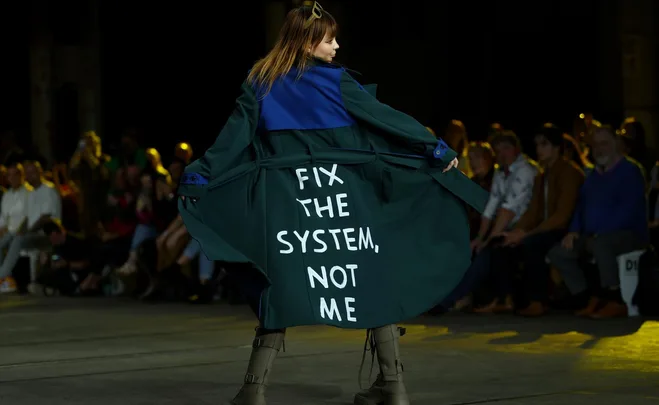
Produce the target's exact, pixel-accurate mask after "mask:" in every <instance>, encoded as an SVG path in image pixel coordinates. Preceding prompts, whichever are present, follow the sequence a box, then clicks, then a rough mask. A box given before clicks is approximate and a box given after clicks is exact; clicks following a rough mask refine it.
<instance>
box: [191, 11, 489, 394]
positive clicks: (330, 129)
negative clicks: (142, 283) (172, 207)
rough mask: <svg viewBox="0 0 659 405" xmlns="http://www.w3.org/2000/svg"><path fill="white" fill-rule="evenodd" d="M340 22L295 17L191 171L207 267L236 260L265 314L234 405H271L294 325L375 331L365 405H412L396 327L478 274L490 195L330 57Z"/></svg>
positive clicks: (447, 152) (260, 314)
mask: <svg viewBox="0 0 659 405" xmlns="http://www.w3.org/2000/svg"><path fill="white" fill-rule="evenodd" d="M336 32H337V24H336V21H335V20H334V18H333V17H332V16H331V15H330V14H329V13H327V12H326V11H324V10H323V9H322V7H321V6H320V5H319V4H318V3H315V4H314V6H313V7H301V8H297V9H294V10H292V11H291V12H290V13H289V14H288V16H287V18H286V21H285V22H284V26H283V28H282V30H281V33H280V37H279V40H278V42H277V43H276V44H275V46H274V48H273V49H272V50H271V51H270V53H269V54H268V55H267V56H266V57H265V58H263V59H262V60H260V61H258V62H257V63H256V64H255V65H254V67H253V68H252V70H251V71H250V72H249V76H248V77H247V80H246V81H245V82H244V83H243V86H242V94H241V95H240V97H239V98H238V99H237V103H236V108H235V110H234V112H233V114H232V115H231V116H230V118H229V119H228V122H227V123H226V125H225V126H224V128H223V129H222V131H221V133H220V135H219V136H218V138H217V140H216V141H215V144H214V145H213V146H212V147H211V148H210V149H208V151H207V152H206V153H205V154H204V156H203V157H201V158H200V159H198V160H197V161H195V162H193V163H192V164H191V165H190V166H188V167H187V169H186V173H185V175H184V176H183V180H182V182H181V185H180V188H179V193H180V195H181V201H180V203H179V209H180V212H181V215H182V217H183V219H184V220H185V224H186V226H187V228H188V230H189V232H190V234H191V235H192V237H194V238H195V239H197V240H198V241H199V242H200V244H201V246H202V249H203V251H204V252H205V253H206V255H207V256H208V258H209V259H211V260H222V261H227V262H233V263H242V264H243V265H242V266H239V268H240V270H234V274H233V276H235V277H238V278H240V279H241V285H242V286H243V287H244V288H245V292H246V295H247V296H248V298H249V302H250V306H251V307H252V309H253V311H254V313H255V314H256V316H257V318H258V320H259V327H258V328H257V332H256V338H255V339H254V343H253V350H252V355H251V358H250V360H249V365H248V367H247V374H246V376H245V381H244V384H243V387H242V389H241V390H240V392H239V393H238V395H236V397H235V398H234V399H233V400H232V402H230V403H231V404H234V405H262V404H265V397H264V392H265V388H266V385H267V383H268V378H269V376H270V373H271V369H272V365H273V361H274V359H275V357H276V355H277V353H278V352H279V351H280V349H281V348H282V344H283V342H284V333H285V329H286V328H288V327H292V326H298V325H321V324H322V325H331V326H336V327H340V328H359V329H367V331H368V332H367V339H368V338H369V336H370V337H371V341H372V342H373V344H374V346H375V347H374V350H375V352H376V354H377V358H378V362H379V366H380V367H379V368H380V373H379V375H378V377H377V379H376V381H375V383H374V384H373V386H372V387H371V388H370V389H368V390H365V391H362V392H360V393H358V394H357V395H356V396H355V404H360V405H362V404H363V405H376V404H386V405H404V404H408V403H409V400H408V397H407V393H406V391H405V386H404V384H403V379H402V372H403V366H402V363H401V359H400V354H399V349H398V340H399V337H400V329H399V328H397V327H396V325H395V324H396V323H398V322H401V321H404V320H406V319H410V318H412V317H415V316H417V315H419V314H421V313H424V312H425V311H427V310H428V309H429V308H432V307H433V306H435V305H436V304H438V303H440V302H441V301H442V300H443V299H444V298H445V297H446V296H447V295H448V294H449V293H450V292H451V291H452V290H453V289H454V288H455V286H456V285H457V284H458V283H459V281H460V280H461V278H462V276H463V274H464V272H465V271H466V269H467V267H468V266H469V263H470V259H471V255H470V249H469V226H468V218H467V213H466V209H465V205H464V203H465V202H466V203H467V204H469V205H471V206H473V207H474V208H476V209H477V210H480V211H482V209H483V207H484V205H485V202H486V200H487V193H486V192H484V191H483V190H482V189H481V188H480V187H479V186H478V185H476V184H475V183H473V182H471V181H470V180H469V179H468V178H467V177H466V176H464V175H463V174H462V173H461V172H460V171H458V170H455V169H454V167H455V166H456V165H457V160H456V159H455V158H456V153H455V152H454V151H452V150H451V149H449V148H448V146H447V145H446V144H445V143H444V142H443V141H441V140H440V141H438V140H437V138H435V137H434V136H433V135H432V134H431V133H430V132H429V131H428V130H427V129H426V128H425V127H424V126H423V125H422V124H420V123H419V122H417V121H416V120H414V119H413V118H411V117H409V116H407V115H405V114H403V113H401V112H399V111H396V110H395V109H393V108H391V107H389V106H387V105H385V104H382V103H381V102H379V101H378V100H377V99H376V97H375V95H374V93H375V87H374V86H371V87H368V86H362V85H360V84H359V83H358V82H357V81H356V80H355V79H354V78H353V77H352V76H351V75H350V74H349V73H348V72H347V71H346V69H345V68H343V67H341V66H340V65H338V64H335V63H333V59H334V57H335V55H336V52H337V50H338V49H339V45H338V43H337V41H336Z"/></svg>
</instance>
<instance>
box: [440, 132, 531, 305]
mask: <svg viewBox="0 0 659 405" xmlns="http://www.w3.org/2000/svg"><path fill="white" fill-rule="evenodd" d="M491 143H492V147H493V148H494V152H495V155H496V160H497V163H498V165H499V167H498V168H497V169H496V171H495V172H494V177H493V178H492V189H491V191H490V198H489V200H488V202H487V204H486V206H485V210H484V211H483V215H482V217H481V225H480V229H479V230H478V235H477V236H476V237H475V238H474V240H472V241H471V248H472V251H473V252H474V253H475V255H474V258H473V261H472V263H471V266H470V267H469V270H468V271H467V273H466V274H465V275H464V277H463V279H462V281H461V282H460V284H459V285H458V287H457V288H456V289H455V290H454V291H453V293H452V294H451V296H450V297H449V298H447V299H446V301H445V302H444V304H443V305H444V306H445V307H448V306H449V305H452V304H453V303H454V302H458V301H460V302H459V306H462V305H464V304H465V303H466V301H465V300H463V298H464V297H467V296H468V294H469V293H470V292H471V291H472V289H474V288H476V287H478V286H479V285H480V283H481V282H482V281H483V280H484V279H485V278H486V277H487V275H488V274H490V256H491V252H492V247H493V245H497V243H499V244H500V242H501V241H497V239H503V238H504V236H503V233H504V232H505V231H507V230H509V229H510V228H511V227H512V226H513V225H514V224H515V223H516V222H517V221H519V219H520V218H521V217H522V214H524V212H526V209H527V208H528V206H529V203H530V202H531V197H532V195H533V184H534V182H535V177H536V174H537V173H538V165H537V164H536V163H535V162H533V161H531V160H530V159H528V158H527V157H526V156H525V155H524V154H523V153H522V148H521V145H520V142H519V138H517V135H515V133H514V132H512V131H506V130H502V131H500V132H498V133H496V134H495V135H494V136H493V137H492V140H491ZM505 304H506V305H507V304H508V303H505ZM476 311H478V309H476Z"/></svg>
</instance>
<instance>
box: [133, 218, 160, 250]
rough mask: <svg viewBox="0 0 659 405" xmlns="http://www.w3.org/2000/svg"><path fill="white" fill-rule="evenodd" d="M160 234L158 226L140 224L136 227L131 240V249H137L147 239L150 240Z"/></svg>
mask: <svg viewBox="0 0 659 405" xmlns="http://www.w3.org/2000/svg"><path fill="white" fill-rule="evenodd" d="M156 236H158V231H156V228H155V227H154V226H151V225H144V224H138V225H137V226H136V227H135V232H134V233H133V239H132V240H131V241H130V250H131V252H132V251H134V250H137V248H138V247H139V246H140V245H141V244H142V242H144V241H145V240H149V239H152V238H155V237H156Z"/></svg>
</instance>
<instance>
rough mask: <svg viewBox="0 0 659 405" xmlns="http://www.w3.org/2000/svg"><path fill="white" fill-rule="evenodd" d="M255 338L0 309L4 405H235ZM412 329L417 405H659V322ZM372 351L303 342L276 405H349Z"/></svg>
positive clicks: (405, 342) (445, 322)
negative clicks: (364, 361) (226, 404)
mask: <svg viewBox="0 0 659 405" xmlns="http://www.w3.org/2000/svg"><path fill="white" fill-rule="evenodd" d="M254 326H255V322H254V319H253V318H252V316H251V314H250V313H249V311H248V310H247V308H245V307H235V306H228V305H226V304H221V303H216V304H213V305H208V306H192V305H188V304H171V303H169V304H165V303H159V304H143V303H138V302H135V301H132V300H127V299H108V298H75V299H66V298H45V297H17V296H0V405H32V404H34V405H64V404H66V405H69V404H71V405H74V404H81V405H82V404H84V405H91V404H95V405H96V404H97V405H110V404H118V405H150V404H158V405H165V404H172V405H174V404H175V405H188V404H190V405H192V404H195V405H205V404H223V403H224V401H225V400H227V399H230V398H231V397H232V396H233V395H234V394H235V392H236V391H237V390H238V388H239V387H240V383H241V381H242V378H243V373H244V368H245V364H246V360H247V358H248V356H249V353H250V347H249V344H250V343H251V338H252V335H253V329H254ZM404 326H406V327H407V331H408V332H407V335H406V336H405V337H403V339H402V341H401V346H402V354H403V356H404V357H403V360H404V363H405V372H406V373H405V377H406V384H407V388H408V390H409V392H410V398H411V401H412V404H415V405H452V404H494V403H497V404H499V405H545V404H584V405H585V404H597V405H609V404H616V405H618V404H624V405H633V404H650V403H659V323H658V322H656V321H652V320H643V319H623V320H614V321H588V320H581V319H575V318H573V317H570V316H560V315H552V316H547V317H544V318H542V319H522V318H517V317H513V316H475V315H453V314H451V315H447V316H444V317H421V318H419V319H414V320H410V321H409V322H408V323H406V324H405V325H404ZM364 337H365V336H364V333H363V331H346V330H339V329H335V328H329V327H302V328H296V329H291V330H290V331H289V333H288V335H287V342H286V349H287V351H286V353H283V354H282V355H281V356H280V357H279V358H278V359H277V362H276V365H275V369H274V372H273V376H272V378H271V387H270V388H269V390H268V404H269V405H275V404H346V405H347V404H350V403H351V401H352V396H353V394H354V392H355V391H356V390H358V370H359V365H360V361H361V356H362V348H363V344H364ZM369 365H370V355H369V356H367V364H366V366H365V370H366V372H365V373H364V376H363V378H364V380H366V378H367V375H368V368H369ZM373 377H374V376H373Z"/></svg>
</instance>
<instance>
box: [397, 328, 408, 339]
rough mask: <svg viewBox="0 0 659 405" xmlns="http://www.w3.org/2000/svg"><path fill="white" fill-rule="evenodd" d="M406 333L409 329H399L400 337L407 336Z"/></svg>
mask: <svg viewBox="0 0 659 405" xmlns="http://www.w3.org/2000/svg"><path fill="white" fill-rule="evenodd" d="M406 332H407V329H406V328H401V327H398V333H399V336H400V337H403V336H405V333H406Z"/></svg>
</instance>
